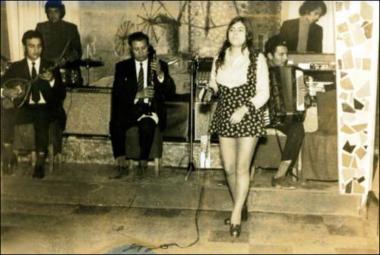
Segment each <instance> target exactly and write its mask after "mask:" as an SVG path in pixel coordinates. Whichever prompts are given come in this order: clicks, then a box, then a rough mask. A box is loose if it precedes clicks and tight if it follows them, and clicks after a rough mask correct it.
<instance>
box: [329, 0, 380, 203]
mask: <svg viewBox="0 0 380 255" xmlns="http://www.w3.org/2000/svg"><path fill="white" fill-rule="evenodd" d="M378 8H379V3H378V2H377V1H376V2H371V1H356V2H354V1H351V2H343V1H338V2H336V18H335V21H336V23H335V26H336V31H337V32H336V47H335V48H336V49H337V50H336V58H337V63H338V70H337V84H338V86H337V87H338V88H337V92H338V95H337V103H338V107H337V109H338V129H339V138H338V147H339V148H338V155H340V157H339V176H340V178H339V183H340V184H339V188H340V191H341V193H347V194H354V193H359V194H363V195H364V196H363V198H365V197H366V194H367V192H368V191H369V190H370V187H371V180H372V167H371V166H372V162H373V150H374V148H373V147H374V129H375V125H374V124H375V116H376V115H375V107H376V94H377V93H376V91H377V86H378V81H377V65H378V44H379V42H378V38H379V34H378V29H379V28H378V22H379V11H378ZM364 200H365V199H364ZM364 200H363V201H364Z"/></svg>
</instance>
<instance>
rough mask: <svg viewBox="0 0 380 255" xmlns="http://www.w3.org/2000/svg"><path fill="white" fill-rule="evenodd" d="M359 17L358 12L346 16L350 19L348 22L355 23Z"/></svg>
mask: <svg viewBox="0 0 380 255" xmlns="http://www.w3.org/2000/svg"><path fill="white" fill-rule="evenodd" d="M359 19H360V16H359V14H357V13H355V14H353V15H351V16H350V17H349V18H348V20H349V21H350V23H356V22H358V21H359Z"/></svg>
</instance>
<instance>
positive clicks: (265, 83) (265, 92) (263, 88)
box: [250, 53, 269, 109]
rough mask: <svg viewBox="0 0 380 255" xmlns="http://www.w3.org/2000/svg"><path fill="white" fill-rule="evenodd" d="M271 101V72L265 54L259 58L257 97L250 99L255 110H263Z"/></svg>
mask: <svg viewBox="0 0 380 255" xmlns="http://www.w3.org/2000/svg"><path fill="white" fill-rule="evenodd" d="M268 99H269V71H268V65H267V60H266V58H265V57H264V55H263V54H261V53H260V54H259V56H258V58H257V68H256V95H255V96H254V97H253V98H252V99H250V101H251V103H252V104H253V106H254V107H255V109H259V108H261V107H262V106H263V105H265V103H266V102H267V101H268Z"/></svg>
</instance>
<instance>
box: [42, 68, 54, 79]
mask: <svg viewBox="0 0 380 255" xmlns="http://www.w3.org/2000/svg"><path fill="white" fill-rule="evenodd" d="M40 78H41V79H42V80H45V81H52V80H53V78H54V76H53V73H52V71H47V70H44V71H42V74H40Z"/></svg>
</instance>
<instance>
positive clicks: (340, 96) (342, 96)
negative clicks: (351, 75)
mask: <svg viewBox="0 0 380 255" xmlns="http://www.w3.org/2000/svg"><path fill="white" fill-rule="evenodd" d="M347 97H348V95H347V93H344V92H343V93H341V94H340V95H339V98H340V99H342V100H344V101H346V100H347Z"/></svg>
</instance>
